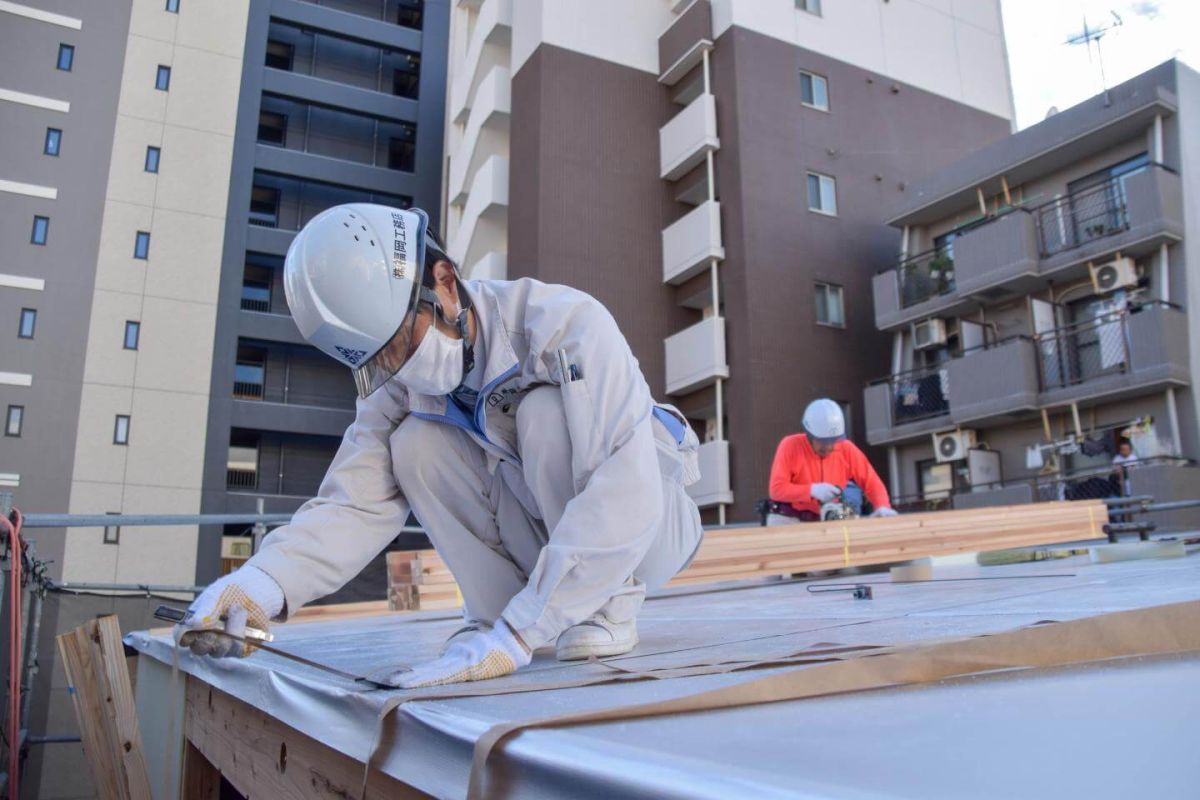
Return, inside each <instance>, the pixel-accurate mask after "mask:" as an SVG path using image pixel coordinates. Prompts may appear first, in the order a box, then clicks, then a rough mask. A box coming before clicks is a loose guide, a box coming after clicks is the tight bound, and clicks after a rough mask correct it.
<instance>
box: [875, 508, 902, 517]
mask: <svg viewBox="0 0 1200 800" xmlns="http://www.w3.org/2000/svg"><path fill="white" fill-rule="evenodd" d="M871 516H872V517H894V516H896V509H894V508H888V507H887V506H880V507H879V508H877V509H875V510H874V511H872V512H871Z"/></svg>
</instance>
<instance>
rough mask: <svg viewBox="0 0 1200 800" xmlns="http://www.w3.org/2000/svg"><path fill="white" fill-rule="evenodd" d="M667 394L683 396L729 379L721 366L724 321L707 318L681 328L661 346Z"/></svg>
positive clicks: (724, 365) (723, 362)
mask: <svg viewBox="0 0 1200 800" xmlns="http://www.w3.org/2000/svg"><path fill="white" fill-rule="evenodd" d="M663 344H664V346H665V348H666V360H667V394H687V393H688V392H694V391H695V390H697V389H700V388H702V387H704V386H708V385H710V384H712V383H714V382H715V381H716V380H717V379H718V378H728V377H729V366H728V364H726V363H725V318H724V317H709V318H708V319H706V320H704V321H703V322H698V323H696V324H695V325H692V326H691V327H690V328H684V329H683V330H682V331H680V332H679V333H677V334H675V335H674V336H668V337H667V339H666V341H665V342H664V343H663Z"/></svg>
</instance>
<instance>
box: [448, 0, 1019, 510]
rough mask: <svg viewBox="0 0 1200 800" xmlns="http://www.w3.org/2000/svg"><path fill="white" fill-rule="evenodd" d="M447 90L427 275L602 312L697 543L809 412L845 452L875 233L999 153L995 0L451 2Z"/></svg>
mask: <svg viewBox="0 0 1200 800" xmlns="http://www.w3.org/2000/svg"><path fill="white" fill-rule="evenodd" d="M448 73H449V78H448V80H449V84H448V91H447V103H446V109H447V125H446V137H447V138H446V165H445V177H446V187H447V188H446V196H445V200H446V209H445V219H446V227H447V233H448V238H449V243H450V245H449V246H450V248H451V251H452V254H453V255H455V256H457V257H458V258H459V259H460V260H461V261H462V262H463V264H464V265H465V269H466V270H467V272H468V273H469V274H470V275H471V276H472V277H509V278H517V277H523V276H532V277H535V278H539V279H541V280H544V281H549V282H561V283H566V284H570V285H573V286H576V287H579V288H581V289H584V290H586V291H588V292H590V293H592V294H593V295H595V296H596V297H598V298H599V299H600V300H602V301H603V302H604V303H605V304H606V305H607V306H608V307H609V308H610V309H611V310H612V312H613V314H614V315H615V316H616V318H617V321H618V322H619V323H620V325H621V327H622V329H623V330H624V331H625V333H626V335H627V337H628V338H629V340H630V343H631V344H632V346H633V349H634V352H635V354H636V355H637V356H638V358H639V359H640V360H641V362H642V366H643V369H644V371H645V373H646V376H647V378H648V379H649V381H650V383H651V388H652V390H653V391H654V392H655V394H656V395H657V396H659V397H665V398H669V399H670V400H672V401H673V402H675V403H676V404H678V405H679V406H680V407H681V408H682V409H684V411H685V412H686V413H687V415H688V416H689V417H690V418H691V419H692V420H693V421H694V423H695V425H696V427H697V429H698V430H699V431H701V432H702V439H703V440H704V442H705V443H704V446H703V449H702V468H703V472H704V478H703V480H702V481H701V483H700V484H698V485H697V486H696V487H695V496H696V498H697V500H698V501H699V502H700V504H701V505H702V507H704V508H705V509H707V511H706V519H707V520H708V521H713V522H715V521H718V520H726V519H727V520H731V521H732V520H747V519H750V518H751V517H752V516H753V506H754V502H755V500H756V499H758V498H760V497H763V496H765V494H766V485H767V475H768V472H769V469H770V462H771V457H772V455H773V454H774V451H775V447H776V445H777V443H778V441H779V439H780V438H781V437H782V436H784V435H786V434H789V433H793V432H795V431H796V430H797V429H798V428H799V424H800V415H801V412H802V410H803V408H804V405H805V404H806V403H807V402H808V401H810V400H812V399H813V398H815V397H818V396H831V397H833V398H835V399H837V400H839V401H840V402H842V403H844V404H845V405H846V407H847V409H848V410H849V412H850V415H849V416H850V420H851V423H850V426H851V433H852V435H853V436H854V437H855V438H856V439H858V440H859V441H860V442H862V434H863V431H864V430H865V428H864V426H863V409H862V406H861V401H860V398H861V397H862V386H863V385H864V383H865V382H866V381H867V380H868V379H869V378H871V377H873V376H875V375H878V374H880V373H881V372H885V371H886V370H887V368H888V354H889V352H890V348H889V340H888V337H887V336H886V335H884V334H881V333H880V332H879V331H877V330H876V329H875V326H874V324H873V323H874V319H873V316H872V310H871V304H870V297H871V275H872V273H873V272H874V269H875V268H876V267H877V266H878V265H879V264H881V263H884V262H886V261H888V260H889V259H891V258H894V256H895V253H896V250H897V246H898V244H899V234H898V232H897V231H896V230H895V229H889V228H888V227H887V226H886V225H885V224H883V222H882V220H883V219H885V213H886V209H887V208H890V207H892V206H894V205H895V204H896V203H897V201H899V200H901V199H903V198H904V197H906V196H907V195H908V193H909V192H910V191H911V189H910V187H911V186H912V184H913V183H914V181H916V180H917V179H918V178H920V177H922V176H924V175H927V174H929V173H931V172H935V171H936V170H938V169H940V168H941V167H943V166H945V165H947V164H950V163H951V162H953V161H955V160H957V159H958V158H960V157H962V156H964V155H966V154H967V153H969V152H972V151H974V150H976V149H978V148H979V147H981V146H983V145H985V144H988V143H990V142H993V141H996V140H998V139H1002V138H1004V137H1005V136H1007V135H1008V134H1009V133H1010V132H1011V130H1012V125H1011V119H1012V118H1013V107H1012V100H1011V96H1010V83H1009V76H1008V66H1007V61H1006V49H1005V42H1004V34H1003V28H1002V26H1001V19H1000V9H999V2H997V0H978V1H976V2H969V3H963V2H949V0H893V1H892V2H849V0H694V1H693V2H687V0H609V1H608V2H571V3H562V2H551V0H459V1H458V2H456V3H455V4H454V7H453V8H452V11H451V21H450V51H449V64H448ZM882 453H883V451H881V450H880V451H877V452H875V453H873V454H872V455H874V456H877V457H880V458H881V457H882ZM884 466H886V464H885V463H881V464H880V467H881V468H882V467H884Z"/></svg>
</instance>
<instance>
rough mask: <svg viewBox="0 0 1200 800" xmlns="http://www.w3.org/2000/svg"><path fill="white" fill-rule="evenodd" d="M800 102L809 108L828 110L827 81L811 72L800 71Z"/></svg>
mask: <svg viewBox="0 0 1200 800" xmlns="http://www.w3.org/2000/svg"><path fill="white" fill-rule="evenodd" d="M800 102H801V103H803V104H804V105H806V106H808V107H809V108H819V109H820V110H821V111H828V110H829V82H828V81H826V80H825V79H824V78H822V77H821V76H820V75H814V74H813V73H811V72H803V71H802V72H801V73H800Z"/></svg>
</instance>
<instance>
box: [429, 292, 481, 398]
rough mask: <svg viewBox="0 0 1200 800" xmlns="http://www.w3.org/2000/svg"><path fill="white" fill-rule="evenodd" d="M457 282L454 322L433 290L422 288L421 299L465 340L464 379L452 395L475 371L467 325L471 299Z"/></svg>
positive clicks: (473, 352)
mask: <svg viewBox="0 0 1200 800" xmlns="http://www.w3.org/2000/svg"><path fill="white" fill-rule="evenodd" d="M455 282H456V283H457V284H458V316H457V317H455V318H454V319H453V320H451V319H448V318H447V317H446V312H445V310H444V309H443V308H442V301H441V300H440V299H438V296H437V293H435V292H434V291H433V289H430V288H429V287H428V286H422V287H421V291H420V299H421V300H424V301H425V302H426V303H429V304H430V305H431V306H433V313H434V314H436V315H437V318H438V319H440V320H441V321H442V322H444V323H445V324H447V325H450V326H452V327H454V328H455V329H456V330H457V331H458V335H459V336H461V337H462V340H463V372H462V378H460V379H459V381H458V386H455V387H454V390H453V391H452V392H451V394H453V393H454V392H457V391H458V390H459V389H461V388H462V385H463V382H464V381H466V379H467V373H469V372H470V371H471V370H473V369H475V345H474V343H473V342H472V341H471V337H470V333H471V329H470V327H469V326H468V324H467V320H468V318H469V313H468V312H470V310H471V298H470V297H468V296H467V293H466V292H465V291H463V285H462V281H459V280H458V279H457V278H455Z"/></svg>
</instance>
